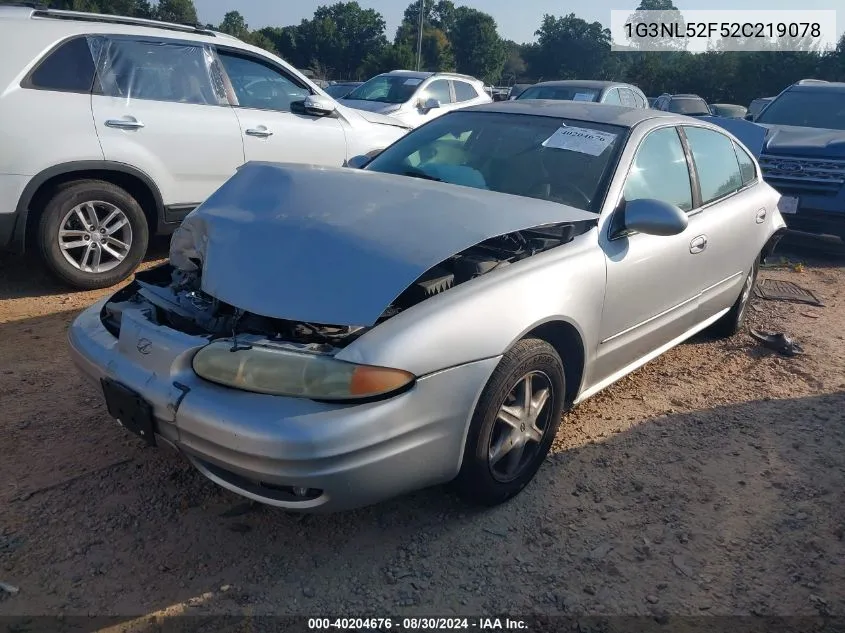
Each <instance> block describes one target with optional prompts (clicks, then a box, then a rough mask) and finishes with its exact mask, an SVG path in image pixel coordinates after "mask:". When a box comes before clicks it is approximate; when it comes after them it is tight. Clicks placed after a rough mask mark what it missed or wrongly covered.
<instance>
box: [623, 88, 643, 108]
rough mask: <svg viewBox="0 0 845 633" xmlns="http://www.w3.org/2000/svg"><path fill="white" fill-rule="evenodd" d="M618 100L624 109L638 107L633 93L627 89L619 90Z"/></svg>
mask: <svg viewBox="0 0 845 633" xmlns="http://www.w3.org/2000/svg"><path fill="white" fill-rule="evenodd" d="M619 98H620V99H621V100H622V105H623V106H625V107H626V108H638V107H640V106H639V104H638V103H637V100H636V99H635V98H634V93H633V92H631V90H629V89H628V88H620V89H619Z"/></svg>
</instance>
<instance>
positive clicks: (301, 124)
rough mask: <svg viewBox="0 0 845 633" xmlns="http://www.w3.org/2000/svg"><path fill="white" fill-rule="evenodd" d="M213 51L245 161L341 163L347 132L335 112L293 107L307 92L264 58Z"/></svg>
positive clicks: (300, 84) (297, 82)
mask: <svg viewBox="0 0 845 633" xmlns="http://www.w3.org/2000/svg"><path fill="white" fill-rule="evenodd" d="M217 53H218V55H219V57H220V62H221V63H222V65H223V67H224V69H225V71H226V78H225V79H226V81H227V82H228V84H230V89H231V92H232V93H233V95H234V102H235V106H234V109H235V113H236V114H237V119H238V123H239V125H240V128H239V129H240V134H241V135H242V136H243V146H244V154H245V156H246V160H247V161H252V160H259V161H274V162H281V163H307V164H313V165H336V166H341V165H343V163H344V161H345V160H346V159H347V155H346V154H347V152H346V135H345V132H344V130H343V124H342V123H341V121H340V119H339V118H338V116H337V115H336V114H335V115H330V116H315V115H311V114H307V113H306V112H305V111H304V110H302V109H301V108H300V109H297V108H296V105H295V104H297V103H299V104H301V103H302V101H303V100H304V99H305V98H306V97H307V96H308V95H310V94H311V89H310V88H309V87H308V86H307V85H305V84H303V83H302V82H300V80H299V79H297V78H296V77H295V76H294V75H292V74H291V73H289V72H288V71H287V70H286V69H285V68H283V67H282V66H280V65H278V64H275V63H274V62H273V61H272V60H269V59H267V58H264V57H259V56H258V55H254V54H252V53H248V52H244V51H240V50H235V49H229V48H224V47H217ZM227 87H229V86H227Z"/></svg>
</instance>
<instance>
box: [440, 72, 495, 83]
mask: <svg viewBox="0 0 845 633" xmlns="http://www.w3.org/2000/svg"><path fill="white" fill-rule="evenodd" d="M434 74H435V75H438V76H443V77H460V78H461V79H472V80H473V81H481V80H480V79H477V78H476V77H473V76H472V75H464V74H462V73H450V72H436V73H434ZM482 83H484V82H482Z"/></svg>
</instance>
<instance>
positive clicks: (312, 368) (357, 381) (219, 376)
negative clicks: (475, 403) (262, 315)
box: [193, 340, 416, 401]
mask: <svg viewBox="0 0 845 633" xmlns="http://www.w3.org/2000/svg"><path fill="white" fill-rule="evenodd" d="M193 367H194V371H195V372H196V373H197V375H198V376H200V377H202V378H205V379H206V380H210V381H211V382H216V383H218V384H221V385H225V386H227V387H234V388H235V389H243V390H244V391H254V392H256V393H267V394H272V395H276V396H291V397H295V398H310V399H312V400H347V401H352V400H364V399H369V398H378V397H380V396H386V395H389V394H391V393H393V392H396V391H399V390H401V389H404V388H407V387H410V386H411V385H412V384H413V382H414V380H416V377H415V376H414V375H413V374H411V373H409V372H407V371H403V370H401V369H390V368H387V367H374V366H371V365H357V364H355V363H348V362H346V361H342V360H336V359H334V358H331V357H328V356H319V355H317V354H308V353H301V352H292V351H288V350H284V349H279V348H275V347H269V346H263V345H253V346H252V347H250V348H238V349H237V351H232V341H224V340H221V341H217V342H214V343H211V344H209V345H207V346H205V347H203V348H202V349H201V350H200V351H199V352H197V353H196V355H195V356H194V360H193Z"/></svg>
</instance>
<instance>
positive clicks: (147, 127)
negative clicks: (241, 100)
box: [91, 36, 244, 207]
mask: <svg viewBox="0 0 845 633" xmlns="http://www.w3.org/2000/svg"><path fill="white" fill-rule="evenodd" d="M92 46H93V48H94V50H95V58H96V59H97V74H98V81H99V84H100V86H95V94H94V95H93V96H92V97H91V105H92V110H93V114H94V124H95V126H96V129H97V135H98V136H99V139H100V144H101V146H102V149H103V154H104V156H105V159H106V160H111V161H116V162H120V163H126V164H129V165H132V166H134V167H136V168H138V169H140V170H141V171H143V172H144V173H146V174H147V175H149V176H150V178H151V179H152V180H153V181H154V182H155V183H156V185H157V186H158V188H159V190H160V191H161V196H162V199H163V202H164V204H165V205H166V206H172V207H180V206H182V205H184V206H195V205H197V204H199V203H200V202H202V201H203V200H205V199H206V198H207V197H208V196H209V195H210V194H211V193H213V192H214V190H215V189H217V188H218V187H219V186H220V185H222V184H223V182H225V181H226V180H227V179H228V178H229V177H230V176H231V175H232V174H234V173H235V170H236V169H237V168H238V167H239V166H240V165H242V164H243V162H244V150H243V144H242V142H241V135H240V129H239V127H238V120H237V118H236V117H235V113H234V112H233V111H232V108H231V107H230V106H229V103H228V100H227V98H226V94H225V92H224V91H223V88H222V83H221V81H220V80H219V78H220V72H219V68H217V67H216V66H215V64H214V57H213V52H212V51H211V50H210V49H209V48H208V47H206V46H205V45H204V44H202V43H199V42H190V41H180V40H170V39H166V38H163V39H159V38H147V37H129V36H109V37H106V38H97V39H96V40H95V44H93V45H92Z"/></svg>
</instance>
